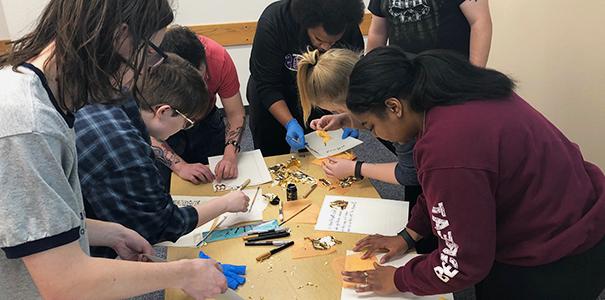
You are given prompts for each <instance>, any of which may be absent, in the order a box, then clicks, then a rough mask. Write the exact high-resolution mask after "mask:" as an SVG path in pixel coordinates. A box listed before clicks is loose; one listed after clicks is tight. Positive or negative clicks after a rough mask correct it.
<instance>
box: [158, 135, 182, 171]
mask: <svg viewBox="0 0 605 300" xmlns="http://www.w3.org/2000/svg"><path fill="white" fill-rule="evenodd" d="M151 148H152V149H153V153H154V154H155V158H156V159H158V160H159V161H160V162H162V164H164V165H165V166H167V167H168V168H170V170H173V171H174V168H175V166H176V165H177V164H179V163H183V162H185V161H184V160H183V159H182V158H181V157H180V156H178V155H177V154H176V153H174V150H172V148H170V146H169V145H168V143H166V142H162V141H158V140H157V139H156V138H154V137H151Z"/></svg>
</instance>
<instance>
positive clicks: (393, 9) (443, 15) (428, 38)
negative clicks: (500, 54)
mask: <svg viewBox="0 0 605 300" xmlns="http://www.w3.org/2000/svg"><path fill="white" fill-rule="evenodd" d="M488 1H489V0H370V4H369V5H368V9H369V10H370V12H371V13H372V14H373V16H372V24H371V25H370V32H369V35H368V48H367V52H369V51H371V50H372V49H374V48H376V47H380V46H385V45H386V44H387V40H388V42H389V44H390V45H395V46H399V47H400V48H401V49H403V50H404V51H406V52H411V53H420V52H422V51H425V50H430V49H448V50H454V51H456V52H458V53H460V54H462V55H464V56H466V57H468V58H469V60H470V62H471V63H472V64H474V65H476V66H479V67H485V65H486V63H487V58H488V56H489V49H490V45H491V38H492V21H491V16H490V13H489V3H488Z"/></svg>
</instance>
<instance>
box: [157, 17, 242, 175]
mask: <svg viewBox="0 0 605 300" xmlns="http://www.w3.org/2000/svg"><path fill="white" fill-rule="evenodd" d="M160 47H161V48H162V49H163V50H165V51H167V52H172V53H176V54H178V55H179V56H181V57H182V58H184V59H185V60H187V61H189V62H190V63H191V64H192V65H193V66H194V67H196V68H197V69H198V70H200V72H201V73H202V74H203V77H204V80H205V81H206V85H207V86H208V92H209V94H210V100H211V104H212V107H213V109H212V111H211V112H210V113H209V115H208V116H207V117H206V118H205V119H204V120H203V121H200V122H198V123H197V124H196V125H195V126H194V127H193V128H191V129H188V130H181V131H180V132H178V133H177V134H175V135H173V136H172V137H170V138H169V139H168V140H167V144H166V143H158V142H157V141H155V142H154V146H155V147H156V153H163V156H162V157H160V161H161V164H158V168H159V169H160V172H161V173H162V176H163V177H164V179H165V183H166V185H167V186H169V184H170V174H171V173H172V172H171V170H172V171H174V173H176V174H177V175H178V176H179V177H181V178H183V179H185V180H187V181H190V182H192V183H195V184H199V183H208V182H212V181H213V180H214V179H215V178H216V180H217V181H219V182H220V181H221V180H222V179H230V178H235V177H237V172H238V170H237V153H238V152H239V150H240V140H241V137H242V133H243V131H244V126H245V122H244V118H245V112H244V105H243V103H242V97H241V95H240V91H239V88H240V84H239V80H238V78H237V70H236V69H235V64H234V63H233V60H232V59H231V56H229V53H228V52H227V50H226V49H225V48H224V47H223V46H221V45H220V44H219V43H217V42H215V41H213V40H211V39H209V38H207V37H205V36H201V35H196V34H195V33H193V32H192V31H191V30H190V29H189V28H187V27H184V26H178V25H177V26H172V27H170V28H169V29H168V30H167V32H166V36H165V37H164V40H163V42H162V45H161V46H160ZM217 95H218V96H219V97H220V98H221V103H222V104H223V107H224V114H225V119H226V124H225V122H224V121H223V115H222V114H221V112H220V111H219V110H218V108H217V107H216V105H215V103H216V96H217ZM158 149H159V150H160V151H157V150H158ZM215 155H224V157H223V159H222V160H221V161H220V162H219V163H218V165H217V166H216V168H215V169H214V170H210V168H208V166H206V164H208V157H209V156H215Z"/></svg>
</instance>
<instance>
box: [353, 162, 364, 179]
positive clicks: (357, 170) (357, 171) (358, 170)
mask: <svg viewBox="0 0 605 300" xmlns="http://www.w3.org/2000/svg"><path fill="white" fill-rule="evenodd" d="M364 163H365V161H363V160H358V161H356V162H355V174H354V176H355V178H357V179H359V180H361V179H363V176H361V166H362V165H363V164H364Z"/></svg>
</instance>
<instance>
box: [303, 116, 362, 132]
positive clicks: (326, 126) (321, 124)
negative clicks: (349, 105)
mask: <svg viewBox="0 0 605 300" xmlns="http://www.w3.org/2000/svg"><path fill="white" fill-rule="evenodd" d="M309 126H310V127H311V129H313V130H325V131H330V130H336V129H340V128H344V127H351V126H353V124H352V123H351V117H350V116H349V114H347V113H342V114H336V115H325V116H323V117H321V118H319V119H315V120H313V121H311V123H309Z"/></svg>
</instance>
